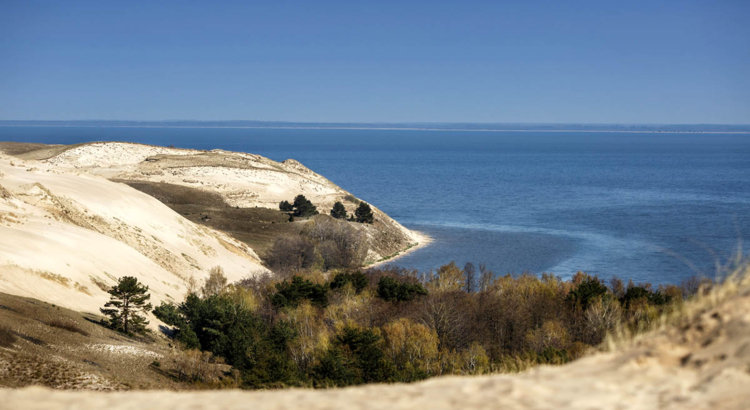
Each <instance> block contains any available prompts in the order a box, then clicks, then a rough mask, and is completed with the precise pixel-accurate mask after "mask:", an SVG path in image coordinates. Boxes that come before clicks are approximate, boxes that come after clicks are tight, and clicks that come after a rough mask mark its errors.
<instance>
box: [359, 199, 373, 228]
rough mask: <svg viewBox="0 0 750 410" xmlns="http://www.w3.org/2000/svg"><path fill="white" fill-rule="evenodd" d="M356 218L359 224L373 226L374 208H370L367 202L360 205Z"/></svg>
mask: <svg viewBox="0 0 750 410" xmlns="http://www.w3.org/2000/svg"><path fill="white" fill-rule="evenodd" d="M354 216H355V217H356V219H357V222H359V223H363V224H371V223H373V222H374V218H373V215H372V208H370V205H368V204H367V203H366V202H360V203H359V206H358V207H357V210H356V211H354Z"/></svg>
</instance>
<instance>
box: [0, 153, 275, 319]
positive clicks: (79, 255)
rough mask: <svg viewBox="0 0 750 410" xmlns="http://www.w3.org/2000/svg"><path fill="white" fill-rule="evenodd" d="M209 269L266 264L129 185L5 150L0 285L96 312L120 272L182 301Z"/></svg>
mask: <svg viewBox="0 0 750 410" xmlns="http://www.w3.org/2000/svg"><path fill="white" fill-rule="evenodd" d="M213 266H222V267H223V268H224V270H225V272H226V274H227V276H228V278H229V279H230V281H234V280H238V279H240V278H242V277H245V276H247V275H251V274H254V273H257V272H260V271H264V270H265V269H264V268H263V267H262V266H261V265H260V262H259V259H258V257H257V255H255V253H254V252H253V251H252V250H251V249H248V248H247V247H246V246H245V245H243V244H242V243H240V242H238V241H236V240H234V239H232V238H230V237H229V236H227V235H225V234H223V233H220V232H217V231H214V230H211V229H209V228H206V227H204V226H199V225H196V224H193V223H192V222H189V221H187V220H186V219H184V218H183V217H182V216H180V215H178V214H176V213H175V212H173V211H172V210H170V209H169V208H168V207H166V206H165V205H163V204H162V203H161V202H159V201H157V200H156V199H154V198H152V197H150V196H148V195H145V194H142V193H141V192H139V191H137V190H135V189H132V188H130V187H128V186H127V185H124V184H119V183H115V182H111V181H109V180H107V179H105V178H102V177H98V176H94V175H90V174H88V173H85V172H79V171H76V170H65V169H61V168H60V167H57V166H55V165H53V164H48V163H39V162H36V161H28V162H24V161H20V160H18V159H17V158H11V157H7V156H4V155H0V292H7V293H11V294H16V295H21V296H28V297H33V298H37V299H41V300H44V301H47V302H51V303H56V304H59V305H61V306H65V307H69V308H72V309H76V310H81V311H86V312H98V309H99V307H101V306H102V305H103V304H104V302H105V301H106V300H107V299H108V295H107V294H106V293H105V292H104V290H103V289H106V287H107V286H110V285H112V284H113V283H115V280H116V278H118V277H121V276H125V275H130V276H137V277H138V278H139V279H140V280H141V281H143V282H144V283H145V284H147V285H148V286H149V287H150V289H151V294H152V301H153V303H155V304H158V303H159V302H160V301H162V300H168V301H180V300H182V298H183V296H184V294H185V293H186V289H187V284H188V282H190V281H191V280H195V281H196V282H197V283H198V285H200V282H201V281H202V280H203V279H205V277H207V275H208V270H209V269H210V268H212V267H213Z"/></svg>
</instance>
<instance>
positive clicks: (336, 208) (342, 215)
mask: <svg viewBox="0 0 750 410" xmlns="http://www.w3.org/2000/svg"><path fill="white" fill-rule="evenodd" d="M331 216H332V217H334V218H336V219H346V208H345V207H344V204H342V203H341V202H336V203H335V204H333V208H331Z"/></svg>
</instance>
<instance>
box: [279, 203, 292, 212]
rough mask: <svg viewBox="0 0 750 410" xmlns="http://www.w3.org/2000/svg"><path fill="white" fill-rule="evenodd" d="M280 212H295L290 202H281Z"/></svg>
mask: <svg viewBox="0 0 750 410" xmlns="http://www.w3.org/2000/svg"><path fill="white" fill-rule="evenodd" d="M279 210H280V211H281V212H292V211H293V210H294V206H292V204H290V203H289V201H281V202H279Z"/></svg>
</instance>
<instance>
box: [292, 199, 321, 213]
mask: <svg viewBox="0 0 750 410" xmlns="http://www.w3.org/2000/svg"><path fill="white" fill-rule="evenodd" d="M292 206H293V207H294V216H298V217H301V218H307V217H309V216H313V215H317V214H318V208H317V207H316V206H315V205H313V203H312V202H310V201H309V200H308V199H307V198H305V196H304V195H297V196H296V197H295V198H294V205H292Z"/></svg>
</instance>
